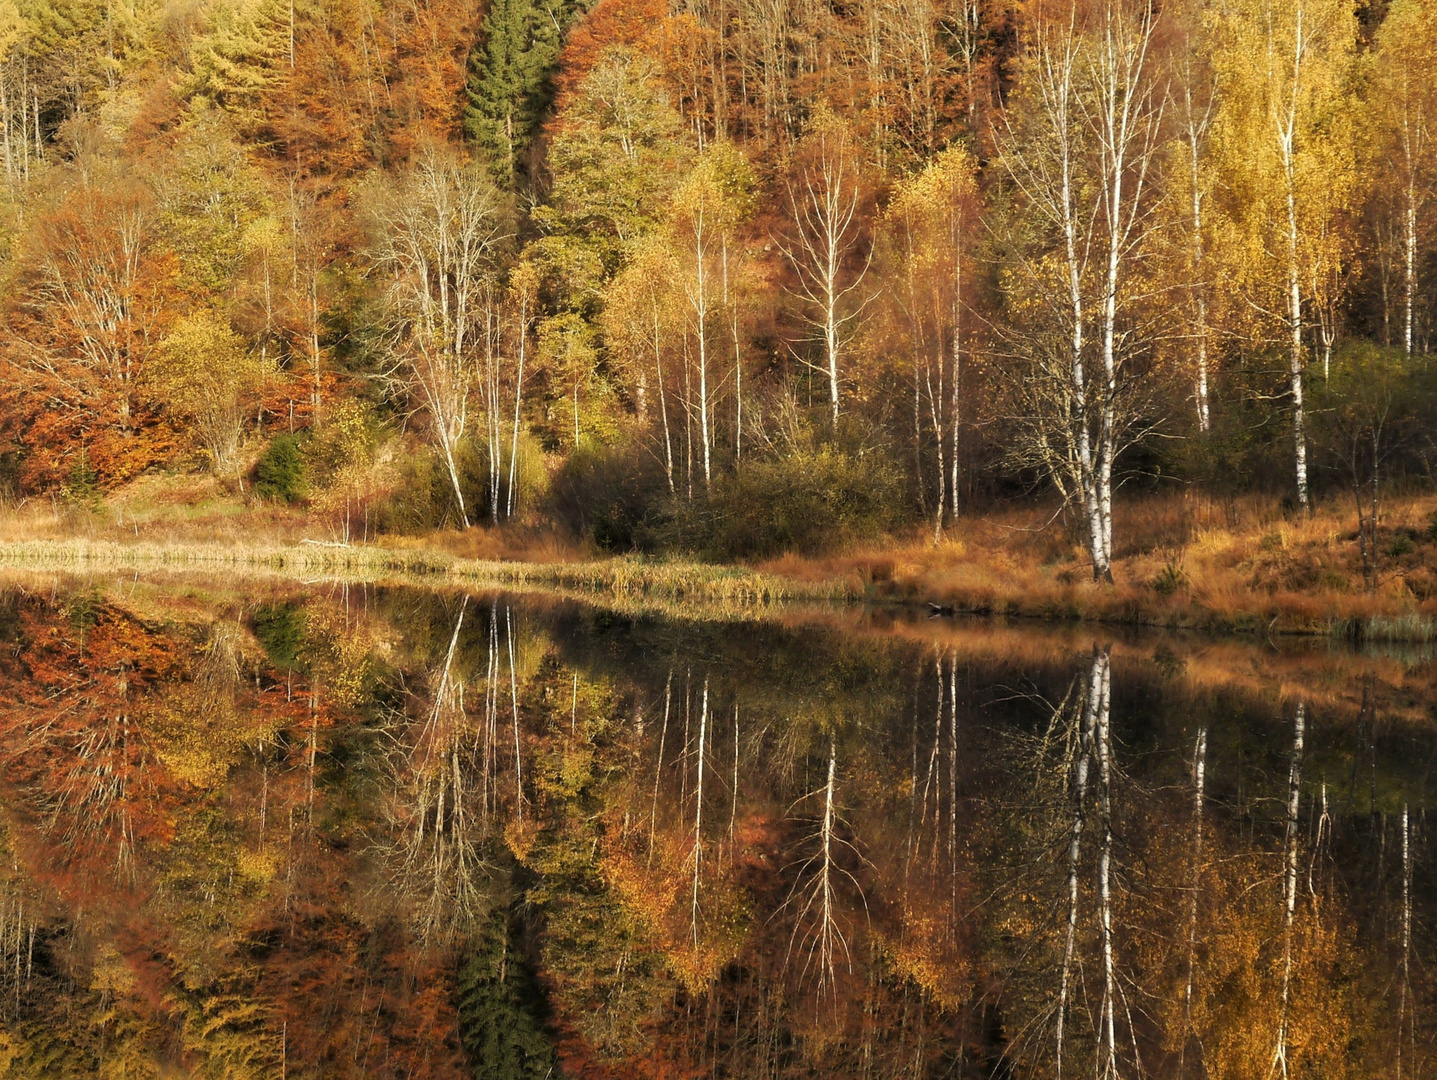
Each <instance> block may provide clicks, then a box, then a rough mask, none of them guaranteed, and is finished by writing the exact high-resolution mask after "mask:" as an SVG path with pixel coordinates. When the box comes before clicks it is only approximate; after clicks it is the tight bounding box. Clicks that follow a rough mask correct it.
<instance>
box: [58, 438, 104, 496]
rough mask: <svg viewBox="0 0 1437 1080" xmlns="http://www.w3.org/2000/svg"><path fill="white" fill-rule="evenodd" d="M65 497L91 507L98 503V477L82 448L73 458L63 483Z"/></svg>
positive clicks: (88, 456)
mask: <svg viewBox="0 0 1437 1080" xmlns="http://www.w3.org/2000/svg"><path fill="white" fill-rule="evenodd" d="M65 496H66V498H69V499H71V500H73V501H75V502H77V503H81V504H82V505H85V506H91V507H93V506H96V505H97V504H98V503H99V501H100V477H99V474H98V473H96V472H95V469H94V466H92V465H91V464H90V455H89V454H88V453H86V451H85V448H84V447H83V446H82V447H80V452H79V453H78V454H77V455H76V456H75V463H74V464H73V465H71V466H70V475H69V476H68V477H67V478H66V481H65Z"/></svg>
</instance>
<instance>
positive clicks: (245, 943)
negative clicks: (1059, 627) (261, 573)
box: [0, 582, 1437, 1080]
mask: <svg viewBox="0 0 1437 1080" xmlns="http://www.w3.org/2000/svg"><path fill="white" fill-rule="evenodd" d="M0 636H3V639H4V643H5V648H4V649H3V651H0V680H3V683H4V685H3V687H0V691H3V692H0V700H3V701H4V702H5V704H4V705H3V706H0V760H3V777H4V780H3V784H4V787H3V796H4V798H3V810H0V847H3V852H0V855H3V859H0V1076H15V1077H42V1076H43V1077H63V1076H93V1075H104V1076H116V1077H120V1076H163V1075H185V1076H190V1075H193V1076H216V1077H220V1076H223V1077H231V1076H233V1077H249V1076H253V1077H285V1078H290V1077H348V1076H355V1077H358V1076H370V1077H459V1076H472V1075H478V1076H495V1077H530V1076H532V1077H544V1076H558V1075H568V1076H655V1077H657V1076H677V1075H689V1074H695V1075H696V1074H698V1073H705V1074H710V1075H722V1076H734V1077H779V1076H800V1075H804V1076H808V1075H832V1076H871V1077H886V1076H895V1077H896V1076H967V1077H990V1076H991V1077H1028V1076H1035V1077H1038V1076H1041V1077H1056V1078H1059V1080H1061V1078H1062V1077H1064V1076H1068V1077H1079V1076H1085V1075H1089V1074H1091V1075H1092V1076H1093V1077H1094V1078H1095V1080H1104V1078H1111V1077H1139V1076H1161V1077H1201V1076H1215V1077H1216V1076H1222V1077H1249V1076H1250V1077H1254V1078H1259V1077H1260V1078H1264V1080H1266V1078H1271V1077H1276V1076H1295V1075H1331V1076H1337V1075H1352V1076H1366V1075H1378V1074H1381V1075H1384V1076H1386V1075H1395V1076H1417V1075H1420V1074H1421V1072H1422V1070H1423V1069H1424V1068H1426V1067H1427V1065H1428V1061H1429V1058H1430V1056H1431V1054H1430V1052H1431V1049H1432V1045H1433V1039H1432V1032H1433V1028H1432V1020H1431V1018H1432V1017H1433V1016H1434V1015H1437V1013H1434V1010H1433V1005H1434V1004H1437V1003H1434V1002H1432V1000H1431V996H1432V987H1431V983H1430V980H1429V977H1428V976H1427V960H1428V958H1429V957H1430V956H1431V946H1432V941H1431V938H1430V929H1429V927H1430V923H1431V916H1432V913H1433V911H1432V909H1433V906H1434V905H1433V892H1432V886H1431V880H1430V871H1429V869H1428V868H1429V867H1430V866H1431V859H1430V854H1431V843H1430V838H1429V833H1428V830H1427V828H1426V816H1425V810H1426V794H1427V790H1428V786H1429V774H1430V764H1431V760H1432V756H1433V743H1432V739H1431V737H1430V732H1431V717H1430V715H1429V706H1430V704H1431V703H1432V702H1434V701H1437V694H1434V692H1433V691H1434V688H1433V686H1432V679H1433V674H1434V672H1433V670H1432V665H1431V663H1430V662H1428V661H1425V660H1423V659H1422V658H1420V657H1403V656H1396V655H1357V654H1354V653H1335V652H1332V651H1330V650H1329V649H1328V648H1327V647H1326V646H1325V645H1323V646H1321V647H1313V648H1310V649H1309V648H1306V647H1303V646H1300V645H1298V646H1293V647H1290V648H1288V649H1287V650H1286V651H1278V650H1275V649H1274V648H1272V647H1271V646H1270V645H1269V644H1266V643H1264V644H1263V645H1262V646H1256V645H1246V644H1241V643H1230V642H1228V643H1224V642H1203V641H1192V640H1183V639H1161V640H1156V639H1147V638H1132V639H1123V638H1121V637H1116V636H1113V635H1096V640H1095V635H1094V634H1093V633H1091V632H1086V633H1085V632H1081V631H1076V630H1067V631H1063V632H1050V631H1044V630H1041V629H1035V628H1028V629H1013V628H1005V627H1002V626H998V625H992V624H983V623H975V624H971V625H964V624H953V623H948V622H943V623H940V624H930V623H926V622H921V621H918V620H914V621H905V620H902V619H899V620H896V621H895V620H893V619H891V618H889V617H888V616H885V615H863V614H859V613H850V614H849V615H844V616H834V617H832V618H829V619H827V620H825V621H818V622H815V621H809V622H800V623H795V624H793V625H786V624H784V623H783V622H782V621H774V622H770V623H765V624H759V623H754V624H739V625H735V624H722V623H701V624H684V623H674V622H666V621H660V620H645V619H636V618H633V617H628V616H619V615H615V614H612V613H605V612H602V611H597V610H591V609H586V608H581V607H577V606H575V605H572V604H565V603H556V602H547V601H543V600H539V599H535V598H527V599H523V598H516V597H506V596H488V595H485V596H477V595H476V596H467V595H463V594H458V593H455V594H440V593H427V592H420V591H415V590H380V591H374V590H345V591H339V592H334V593H330V592H305V591H295V592H287V591H284V590H283V589H277V588H276V587H273V586H264V587H260V586H255V587H253V588H251V589H240V588H237V587H229V588H227V587H226V586H224V585H223V584H219V583H209V584H207V585H206V586H205V587H203V588H199V587H195V586H193V585H191V586H187V587H184V588H180V587H173V586H172V587H161V586H158V585H145V584H143V583H139V582H127V583H125V584H124V585H123V587H120V586H116V587H111V586H108V585H103V584H95V583H82V582H71V583H65V584H56V583H52V582H51V583H42V582H17V583H15V584H13V585H11V586H10V587H9V588H7V589H6V591H5V592H4V594H3V597H0ZM7 1070H8V1071H7Z"/></svg>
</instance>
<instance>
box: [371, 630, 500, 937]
mask: <svg viewBox="0 0 1437 1080" xmlns="http://www.w3.org/2000/svg"><path fill="white" fill-rule="evenodd" d="M466 611H467V602H466V604H465V605H463V606H461V607H460V610H459V614H458V616H457V617H456V618H455V620H454V630H453V633H452V634H451V635H450V639H449V647H448V649H447V650H446V651H445V654H444V659H443V661H442V662H441V663H440V664H439V666H438V668H437V669H436V670H435V671H434V672H433V673H432V674H431V676H430V685H431V694H432V699H431V701H430V703H429V705H428V707H427V709H426V711H425V713H424V718H423V720H422V721H421V722H420V723H419V724H418V728H417V731H416V732H415V733H414V736H413V738H412V739H411V740H410V742H409V745H408V747H406V748H405V749H403V750H401V751H400V753H399V755H398V761H397V762H396V763H395V765H396V768H395V785H394V786H395V791H394V798H393V806H392V810H391V823H392V825H393V826H394V828H395V829H396V831H397V832H398V834H399V839H398V841H397V844H396V846H395V855H396V857H397V863H398V866H397V869H396V877H397V885H398V887H399V890H400V893H401V895H403V896H405V897H407V898H409V900H410V901H411V902H412V904H413V905H414V920H415V924H416V928H417V930H418V933H419V936H420V938H421V939H422V940H430V939H434V938H443V937H445V936H447V935H448V934H449V933H451V932H452V931H453V930H454V929H455V928H456V927H457V926H459V925H462V924H463V923H465V922H467V921H469V920H470V919H472V918H473V917H474V916H476V915H477V914H479V913H480V911H481V910H482V907H483V903H484V892H483V861H482V859H481V857H480V852H479V846H478V844H479V838H480V837H481V835H482V833H481V831H480V828H479V825H480V821H479V820H477V819H478V817H479V816H480V815H477V814H476V813H475V812H474V807H473V802H474V798H475V794H476V793H478V794H482V792H483V787H482V779H481V781H480V783H475V782H474V779H475V778H474V776H473V773H474V771H475V765H476V760H475V759H476V757H477V756H478V755H477V745H476V742H477V740H476V739H475V738H474V735H475V732H474V731H473V730H472V728H471V725H470V722H469V716H468V713H467V712H466V710H465V707H464V683H463V682H462V680H461V679H460V678H459V677H458V674H457V671H456V664H455V656H456V652H457V650H458V647H459V636H460V632H461V630H462V629H463V627H464V617H465V614H466ZM491 667H492V665H491ZM476 789H477V792H476Z"/></svg>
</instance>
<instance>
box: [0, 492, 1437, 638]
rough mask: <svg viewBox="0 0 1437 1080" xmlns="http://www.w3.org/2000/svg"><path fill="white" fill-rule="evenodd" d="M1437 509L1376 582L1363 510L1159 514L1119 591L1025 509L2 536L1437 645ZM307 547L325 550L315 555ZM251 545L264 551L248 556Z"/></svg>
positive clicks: (121, 516)
mask: <svg viewBox="0 0 1437 1080" xmlns="http://www.w3.org/2000/svg"><path fill="white" fill-rule="evenodd" d="M1435 517H1437V496H1412V497H1408V498H1404V499H1394V500H1391V501H1390V503H1389V506H1388V507H1387V509H1386V511H1385V513H1384V517H1383V524H1382V528H1381V529H1380V530H1379V535H1378V565H1377V573H1376V576H1375V579H1373V580H1368V578H1367V576H1366V575H1365V574H1364V572H1363V567H1362V565H1361V560H1360V557H1359V554H1358V548H1357V543H1356V538H1355V534H1354V526H1355V522H1354V520H1353V515H1352V514H1351V513H1350V512H1349V511H1348V510H1347V507H1346V506H1345V505H1343V504H1342V503H1340V502H1337V501H1335V500H1334V501H1333V502H1329V503H1327V504H1323V505H1321V506H1320V507H1319V509H1318V511H1317V512H1316V513H1315V514H1313V515H1312V516H1310V517H1302V516H1296V515H1293V514H1291V513H1290V512H1288V511H1286V510H1285V509H1284V508H1283V506H1282V505H1281V504H1280V503H1279V502H1278V501H1277V500H1275V499H1270V498H1262V497H1257V496H1253V497H1247V498H1240V499H1225V500H1219V499H1211V498H1205V497H1203V496H1201V495H1196V494H1180V495H1163V496H1149V497H1145V498H1141V499H1133V500H1129V501H1126V502H1124V503H1122V504H1120V505H1119V507H1118V510H1117V520H1116V521H1115V536H1116V538H1117V542H1118V548H1117V550H1116V551H1115V558H1114V574H1115V578H1116V583H1115V584H1113V585H1095V584H1094V583H1093V582H1092V581H1091V577H1090V574H1089V571H1088V567H1087V562H1086V560H1085V558H1084V555H1083V550H1082V544H1081V539H1080V537H1078V536H1076V535H1074V534H1073V533H1072V532H1070V531H1067V530H1065V529H1064V527H1063V525H1062V523H1061V521H1050V520H1049V519H1050V518H1051V510H1045V509H1043V508H1040V507H1034V506H1026V507H1021V508H1013V509H1008V510H1004V511H999V512H993V513H987V514H976V515H974V516H972V517H970V518H967V519H965V520H963V521H962V522H961V527H959V528H951V527H950V528H949V529H948V531H947V534H946V535H945V536H944V537H943V538H942V539H941V540H940V541H939V542H938V543H936V544H935V543H933V542H932V539H931V535H929V534H927V530H925V535H923V536H922V537H912V536H910V537H908V538H897V539H896V540H895V541H894V542H891V543H889V544H886V545H884V546H883V547H882V548H873V549H869V550H860V551H854V552H850V553H847V554H844V555H838V556H833V557H829V558H818V559H814V558H801V557H796V556H789V557H784V558H781V559H776V560H772V561H769V562H767V563H763V564H760V565H759V566H756V567H743V566H716V565H712V564H706V563H699V562H693V561H685V560H683V559H680V558H668V559H650V558H640V557H635V556H619V557H602V556H600V555H598V554H596V553H594V552H592V551H585V550H583V549H581V548H578V547H576V546H575V545H574V544H573V543H572V542H571V541H566V540H565V539H563V538H562V536H560V535H559V534H557V533H555V532H553V531H552V530H550V531H533V530H528V531H526V530H523V529H519V528H507V529H498V530H495V529H482V528H476V529H470V530H468V531H467V532H463V533H459V532H453V531H447V532H436V533H431V534H428V535H426V536H420V537H385V538H383V540H382V541H381V542H380V543H370V544H363V543H353V544H345V543H341V542H338V541H336V540H334V539H322V540H321V539H314V535H315V533H319V535H321V536H330V535H332V530H327V529H325V528H324V526H323V524H322V523H321V522H320V521H318V520H316V519H313V518H311V519H309V520H306V519H305V518H304V516H303V515H300V514H295V513H292V512H277V511H275V510H274V509H273V508H269V507H261V508H260V509H259V510H258V511H255V512H253V513H251V514H246V513H244V512H243V511H236V510H234V509H232V508H230V507H228V506H226V505H225V504H223V503H220V504H217V507H216V508H212V509H211V510H209V511H207V512H204V513H200V512H189V516H188V517H183V518H177V517H175V516H174V515H165V516H161V515H159V514H156V515H154V516H153V517H151V518H149V519H148V520H147V519H145V518H144V517H143V516H141V517H140V518H139V519H138V524H137V523H136V521H137V519H136V516H135V514H134V512H133V509H131V511H130V512H129V513H123V512H120V511H118V510H114V509H110V510H109V511H108V512H106V513H100V514H93V513H92V514H84V515H77V514H73V513H72V514H70V515H69V516H68V517H67V516H65V515H63V514H53V513H50V512H49V511H48V508H43V507H42V508H39V510H38V511H37V510H35V509H33V508H32V509H31V510H30V511H29V512H28V513H25V514H12V515H10V516H9V517H6V518H0V566H6V567H11V568H15V569H28V570H41V571H59V572H75V573H95V572H113V571H116V570H119V571H127V572H146V573H149V572H166V571H173V572H180V571H187V572H203V573H212V574H213V573H228V574H236V575H248V576H251V577H253V576H257V575H267V576H275V577H278V578H283V579H287V580H298V581H350V582H361V581H365V582H395V583H399V582H408V583H421V582H423V583H429V584H436V583H439V582H447V583H449V584H453V585H472V586H478V587H486V588H511V589H527V590H543V591H547V592H550V593H557V594H561V595H566V596H572V597H574V598H578V599H587V600H602V601H603V602H604V603H606V604H608V605H609V606H612V607H618V608H622V609H624V610H627V611H633V612H643V611H648V612H653V613H656V614H663V613H669V614H675V615H682V616H684V617H688V618H693V617H704V618H715V617H717V618H733V617H742V616H743V615H744V614H745V613H749V612H753V611H756V610H760V609H764V608H768V607H774V606H779V605H785V604H794V603H832V602H844V601H851V600H859V599H863V600H869V601H876V602H897V603H906V604H914V605H922V604H926V603H932V604H936V605H939V606H941V607H945V608H952V609H953V610H954V611H955V612H967V613H974V614H984V615H989V614H992V615H1003V616H1009V617H1020V618H1032V619H1042V620H1048V621H1062V622H1074V621H1083V622H1096V623H1107V624H1113V625H1143V626H1154V627H1165V628H1170V629H1191V630H1200V631H1205V632H1210V633H1245V634H1256V635H1269V636H1271V635H1277V634H1308V635H1323V636H1331V637H1344V638H1349V639H1361V640H1391V641H1433V640H1437V572H1434V571H1437V526H1434V524H1433V522H1434V518H1435ZM306 533H308V534H309V535H308V538H306ZM236 536H244V537H247V538H250V539H248V540H247V541H246V542H245V543H244V544H243V545H240V544H236V543H235V542H234V540H233V538H234V537H236Z"/></svg>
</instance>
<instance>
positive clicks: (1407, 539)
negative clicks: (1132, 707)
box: [762, 495, 1437, 641]
mask: <svg viewBox="0 0 1437 1080" xmlns="http://www.w3.org/2000/svg"><path fill="white" fill-rule="evenodd" d="M1049 513H1051V511H1050V512H1049ZM1434 513H1437V498H1434V497H1432V496H1421V497H1412V498H1408V499H1403V500H1393V501H1392V504H1391V505H1390V506H1389V507H1388V508H1387V510H1386V511H1385V513H1384V517H1383V524H1382V528H1381V529H1380V530H1379V535H1378V560H1377V573H1376V576H1375V580H1372V581H1369V580H1368V579H1367V577H1366V575H1365V574H1364V573H1363V568H1362V565H1361V560H1360V557H1359V554H1358V548H1357V541H1356V537H1355V532H1354V529H1355V519H1354V516H1353V515H1352V514H1350V513H1349V512H1347V508H1346V507H1344V506H1342V505H1340V504H1339V505H1328V506H1325V507H1322V508H1319V510H1318V511H1317V512H1316V513H1315V514H1313V515H1312V516H1310V517H1303V516H1297V515H1293V514H1291V513H1288V512H1286V511H1285V510H1284V508H1283V507H1282V506H1281V504H1280V503H1278V502H1277V500H1274V499H1263V498H1257V497H1253V498H1246V499H1234V500H1212V499H1206V498H1203V497H1200V496H1194V495H1187V496H1171V497H1153V498H1148V499H1144V500H1141V501H1134V502H1132V503H1129V504H1127V505H1125V506H1122V507H1120V508H1119V510H1118V512H1117V520H1116V522H1115V528H1114V532H1115V536H1116V538H1117V542H1118V547H1117V550H1116V552H1115V558H1114V560H1113V572H1114V577H1115V584H1112V585H1098V584H1094V583H1093V582H1092V580H1091V573H1090V570H1089V564H1088V563H1087V561H1086V559H1085V558H1084V556H1083V552H1082V545H1081V542H1080V540H1079V538H1077V537H1075V536H1073V535H1072V534H1070V533H1068V532H1065V530H1064V529H1063V527H1062V526H1061V524H1058V523H1054V524H1052V525H1050V526H1048V527H1047V528H1042V527H1041V526H1042V525H1043V522H1044V520H1045V515H1044V514H1043V512H1042V511H1038V510H1033V509H1025V510H1022V511H1012V512H1009V513H1002V514H993V515H986V516H977V517H974V518H972V519H969V520H965V521H963V522H962V527H961V528H960V529H950V530H948V534H947V535H946V536H945V538H943V539H942V540H940V541H939V542H938V543H937V544H934V543H932V542H931V539H925V541H920V542H916V543H911V544H908V545H897V546H890V547H887V548H885V549H883V550H874V551H866V552H855V553H852V554H850V555H846V556H843V557H838V558H831V559H826V560H819V561H815V560H799V559H791V558H786V559H779V560H774V561H772V562H769V563H766V564H764V565H763V567H762V569H763V570H765V571H766V572H768V573H770V574H776V575H781V576H785V577H790V578H794V579H796V580H809V581H816V580H825V579H827V580H847V581H850V582H861V583H862V586H863V591H864V593H865V594H866V595H867V596H869V597H872V598H875V599H889V600H896V601H904V602H912V603H925V602H926V603H932V604H937V605H941V606H943V607H951V608H952V609H953V610H954V611H955V612H970V613H975V614H998V615H1006V616H1011V617H1024V618H1036V619H1045V620H1061V621H1076V620H1081V621H1093V622H1104V623H1112V624H1125V625H1144V626H1156V627H1165V628H1170V629H1190V630H1201V631H1205V632H1211V633H1250V634H1261V635H1276V634H1319V635H1325V636H1334V637H1344V638H1349V639H1354V640H1390V641H1432V640H1437V573H1434V571H1437V527H1434V525H1433V520H1434Z"/></svg>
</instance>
